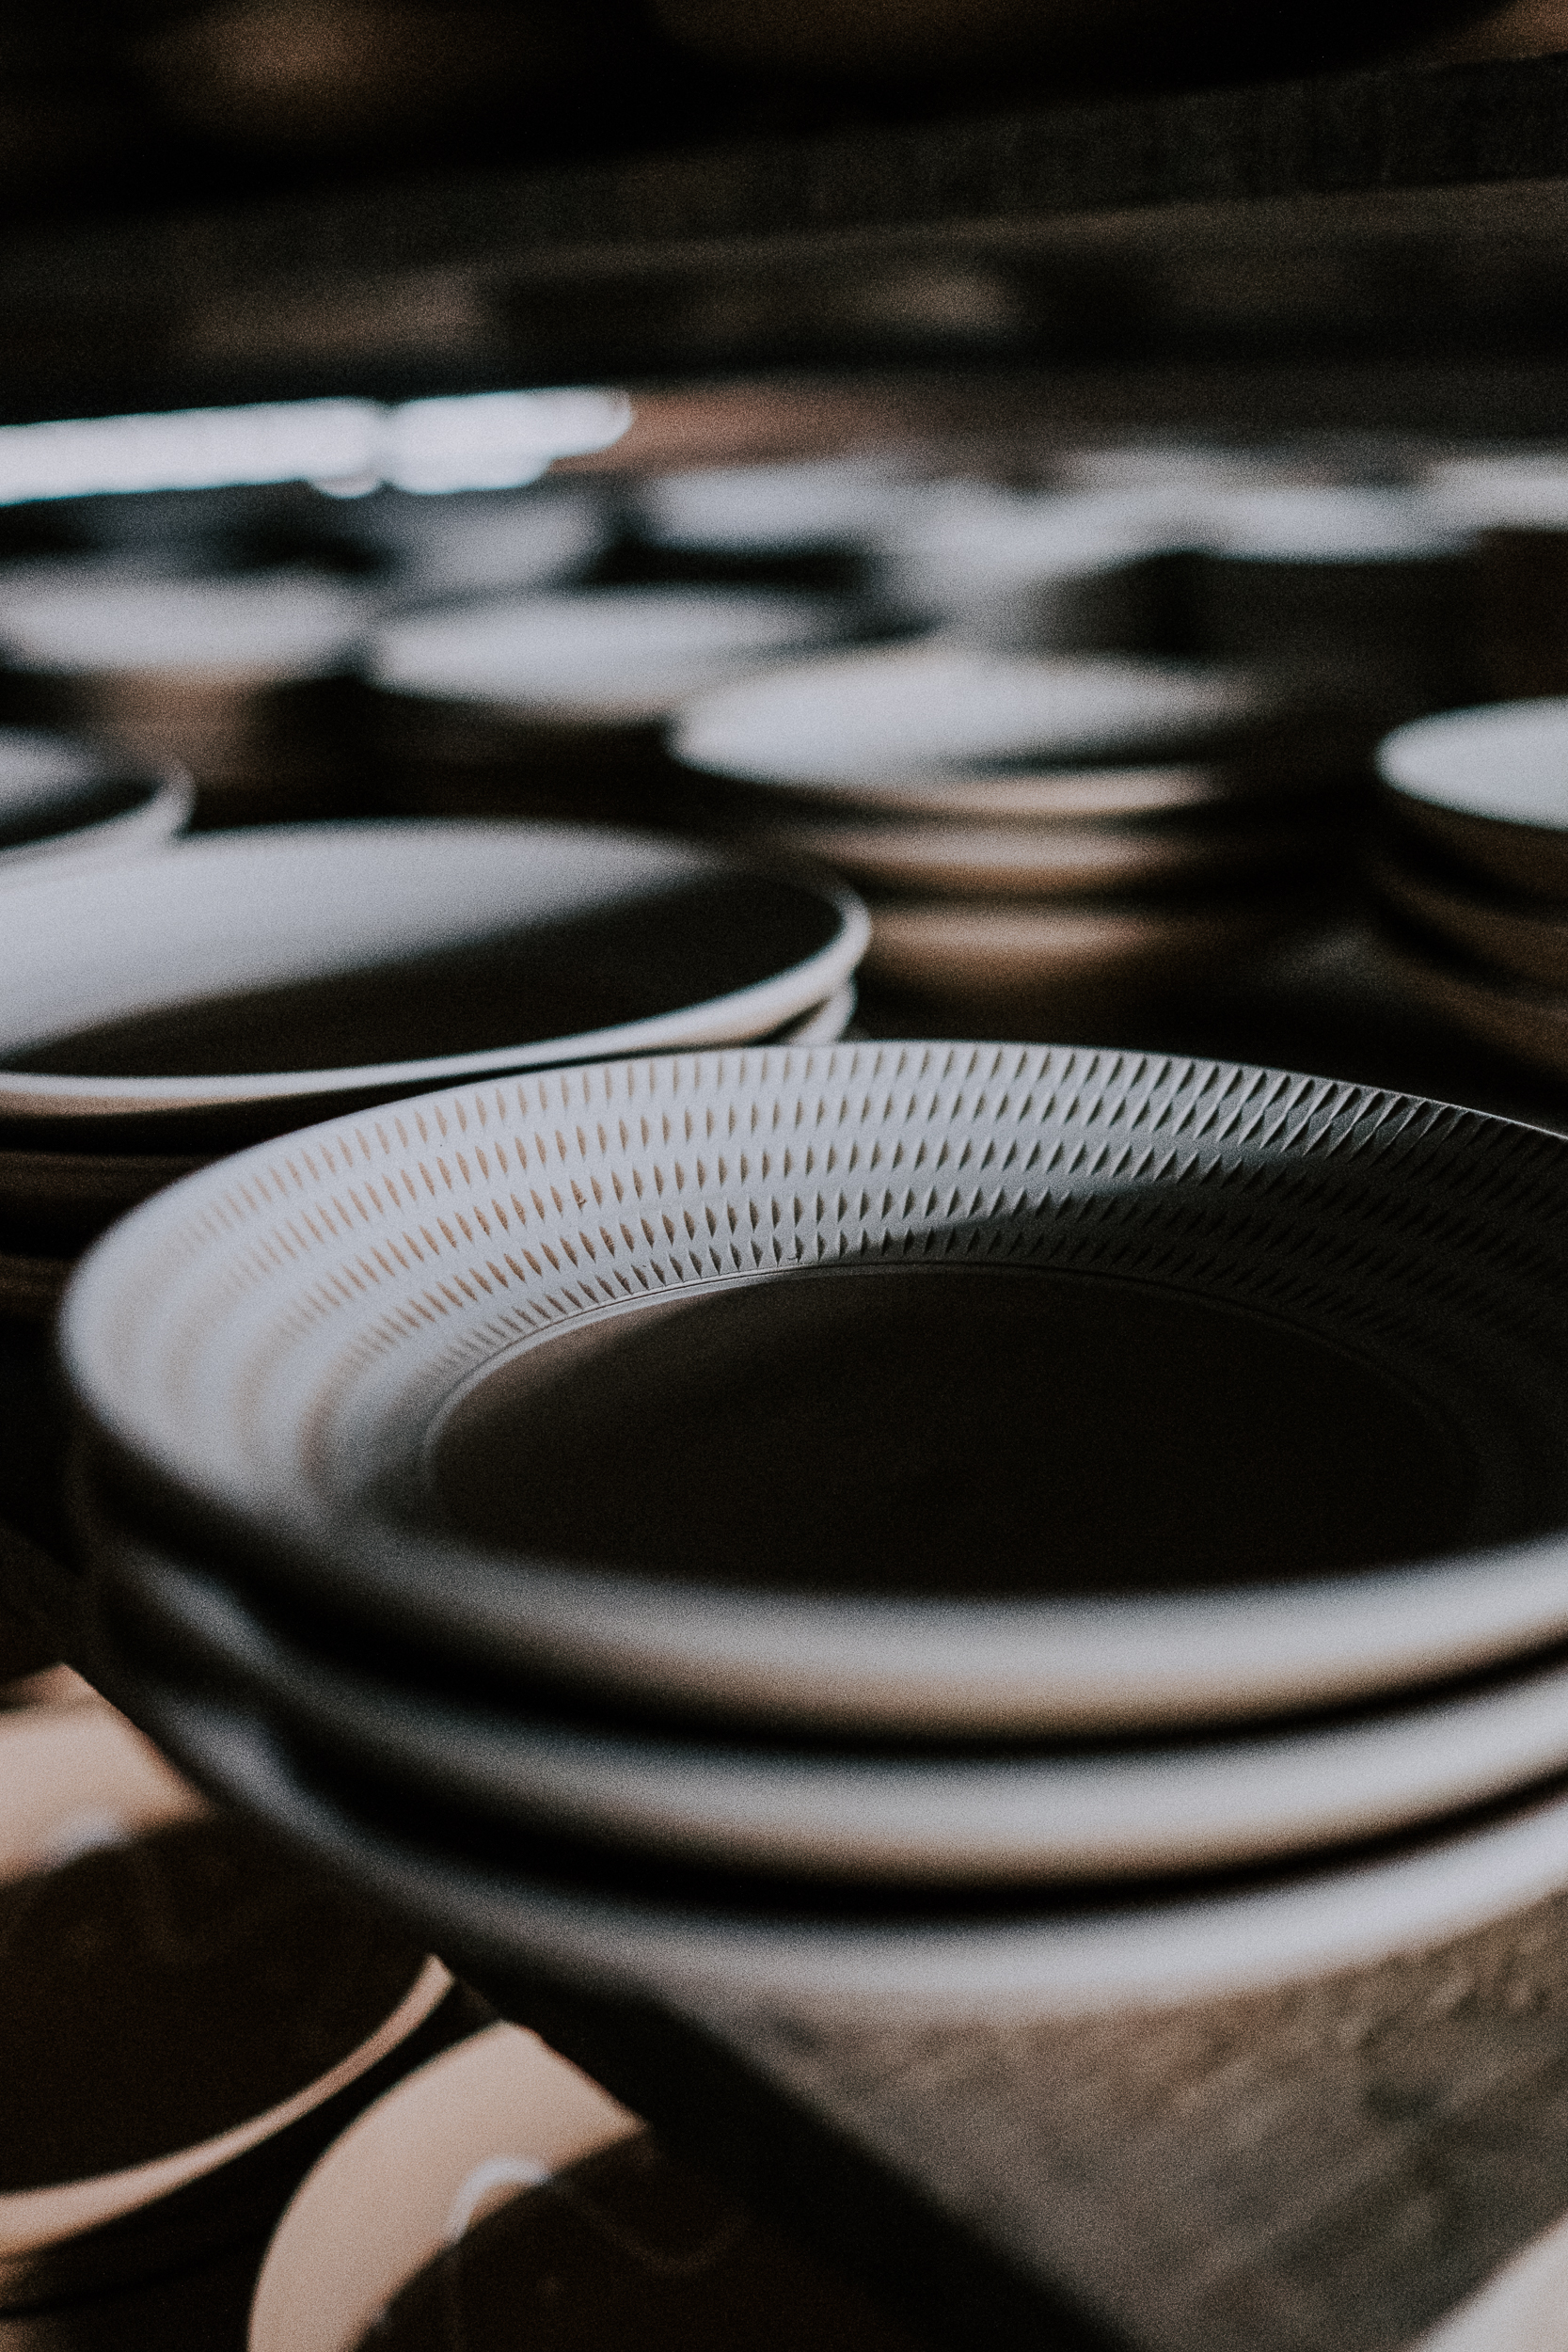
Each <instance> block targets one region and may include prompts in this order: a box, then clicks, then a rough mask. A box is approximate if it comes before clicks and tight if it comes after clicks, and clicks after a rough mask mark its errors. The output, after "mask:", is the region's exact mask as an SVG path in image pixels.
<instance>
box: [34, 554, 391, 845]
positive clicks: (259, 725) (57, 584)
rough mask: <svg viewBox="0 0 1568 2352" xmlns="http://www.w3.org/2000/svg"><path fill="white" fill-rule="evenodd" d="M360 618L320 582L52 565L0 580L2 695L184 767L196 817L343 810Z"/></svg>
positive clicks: (347, 586) (347, 596)
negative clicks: (349, 683) (348, 688)
mask: <svg viewBox="0 0 1568 2352" xmlns="http://www.w3.org/2000/svg"><path fill="white" fill-rule="evenodd" d="M367 620H368V607H367V603H366V597H365V594H364V592H363V591H362V590H361V589H359V588H357V587H356V586H355V585H354V583H352V582H351V581H348V580H341V579H334V578H333V577H332V576H331V575H329V574H325V573H315V572H308V571H300V572H272V573H259V574H254V575H250V576H234V577H218V578H214V579H200V578H190V577H182V576H163V575H159V574H150V573H148V572H147V571H146V570H145V569H144V568H141V567H135V568H132V567H127V566H124V565H113V564H110V565H105V564H99V563H91V562H88V563H86V564H83V565H82V566H81V567H79V568H73V567H71V566H62V565H60V564H52V565H50V566H49V567H48V570H47V572H46V573H38V574H36V575H31V576H28V577H24V578H13V580H11V581H9V582H0V698H3V699H4V701H5V703H6V705H7V707H8V708H9V709H10V710H11V711H12V712H13V713H15V714H17V715H20V716H24V717H29V718H43V719H47V720H50V721H65V722H68V723H71V725H74V726H81V727H86V728H90V729H92V730H94V731H95V732H97V733H98V734H100V735H102V736H103V737H104V738H106V739H109V740H111V741H113V742H114V743H116V744H117V745H119V747H120V749H121V750H122V751H126V752H129V753H133V754H135V755H137V756H138V757H141V758H144V759H152V760H156V761H172V762H174V763H175V764H176V765H178V766H180V767H182V768H184V769H186V770H188V771H189V772H190V773H191V775H192V776H194V778H195V779H196V784H197V790H198V810H199V814H200V816H201V818H202V819H203V820H204V821H212V822H222V821H241V820H243V821H251V820H254V819H256V818H261V817H276V816H279V815H282V814H286V813H288V814H293V813H305V814H317V813H333V812H341V809H342V808H343V807H344V806H345V804H346V803H348V802H350V801H352V799H353V797H354V792H355V789H356V778H355V775H354V769H353V761H352V757H351V755H350V751H349V748H348V746H347V744H346V742H345V740H344V737H343V720H344V703H343V694H344V688H343V684H342V681H343V679H344V677H345V675H346V673H347V671H348V669H349V667H350V665H351V662H352V660H353V656H354V654H355V650H356V646H357V645H358V644H359V642H360V640H361V638H362V637H363V635H364V633H365V629H366V626H367Z"/></svg>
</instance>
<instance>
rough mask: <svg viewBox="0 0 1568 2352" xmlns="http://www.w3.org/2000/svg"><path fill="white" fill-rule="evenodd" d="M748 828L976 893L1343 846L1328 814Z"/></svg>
mask: <svg viewBox="0 0 1568 2352" xmlns="http://www.w3.org/2000/svg"><path fill="white" fill-rule="evenodd" d="M743 838H744V839H745V840H746V841H747V842H748V843H749V844H751V845H753V846H754V847H756V848H757V849H759V850H767V851H769V852H771V853H772V854H774V855H778V856H786V857H791V858H800V859H807V860H810V861H812V862H813V863H816V864H818V865H823V866H833V867H835V868H836V869H837V870H838V871H839V872H841V873H844V874H847V875H848V876H849V877H850V879H851V880H852V881H854V882H861V883H864V884H866V885H868V886H872V887H877V886H879V887H881V888H882V889H886V890H933V891H939V892H942V893H944V894H947V895H955V894H956V895H958V896H963V895H967V894H971V893H972V894H974V896H976V897H980V898H986V897H990V898H1012V897H1018V898H1072V897H1081V896H1084V895H1085V894H1092V893H1098V892H1115V891H1140V890H1172V889H1179V888H1181V887H1183V886H1185V887H1191V886H1193V885H1195V884H1203V883H1208V884H1213V883H1217V882H1230V881H1233V880H1235V879H1236V878H1237V877H1238V876H1241V875H1266V874H1279V873H1282V872H1283V873H1288V874H1290V875H1291V876H1292V878H1295V879H1299V878H1300V877H1301V876H1302V875H1303V874H1305V873H1310V872H1312V871H1314V870H1316V869H1319V868H1321V867H1323V866H1324V865H1325V864H1326V863H1327V862H1328V860H1329V859H1330V858H1331V857H1332V856H1333V854H1334V851H1335V850H1336V849H1337V848H1338V846H1339V835H1338V833H1337V831H1336V829H1335V828H1333V827H1331V826H1328V825H1323V824H1321V823H1320V824H1316V825H1314V824H1309V823H1308V824H1303V823H1300V822H1297V823H1293V824H1292V823H1289V822H1287V823H1280V822H1279V821H1278V820H1277V819H1276V820H1274V821H1270V820H1269V819H1267V818H1253V820H1252V821H1251V822H1245V821H1243V822H1241V823H1230V824H1219V825H1216V824H1208V825H1201V826H1199V825H1191V824H1182V823H1181V822H1180V820H1177V821H1174V822H1166V823H1164V824H1161V825H1126V824H1123V825H1117V824H1108V825H1006V824H990V825H979V824H972V825H962V824H942V823H900V822H898V821H897V820H896V819H891V820H889V819H884V820H883V821H881V822H877V821H871V822H866V821H865V820H862V821H861V822H859V823H843V822H839V823H834V822H833V821H832V819H831V818H827V819H823V820H820V821H818V822H816V823H814V822H812V820H811V819H810V818H796V819H794V820H793V821H790V822H788V823H784V824H769V823H768V822H766V821H765V822H763V823H762V824H760V825H757V826H752V827H748V828H747V831H746V833H745V834H744V835H743Z"/></svg>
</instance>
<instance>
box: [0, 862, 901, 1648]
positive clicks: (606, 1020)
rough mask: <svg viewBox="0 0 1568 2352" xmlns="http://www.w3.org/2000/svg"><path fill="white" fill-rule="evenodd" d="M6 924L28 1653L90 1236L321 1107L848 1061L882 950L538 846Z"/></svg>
mask: <svg viewBox="0 0 1568 2352" xmlns="http://www.w3.org/2000/svg"><path fill="white" fill-rule="evenodd" d="M5 902H6V920H5V923H4V925H3V926H0V1004H3V1005H4V1007H5V1012H4V1015H3V1016H0V1216H3V1218H4V1223H3V1226H0V1231H3V1232H4V1234H5V1254H3V1255H0V1397H3V1398H4V1403H5V1410H4V1412H3V1413H0V1471H3V1473H4V1477H3V1486H4V1493H5V1505H4V1510H5V1518H6V1520H7V1521H8V1523H9V1524H8V1526H7V1527H6V1528H0V1559H3V1561H4V1565H5V1573H6V1575H7V1577H8V1589H9V1590H11V1592H12V1593H13V1597H15V1600H16V1605H18V1606H19V1607H20V1610H21V1615H20V1617H19V1619H18V1624H17V1628H16V1637H15V1638H16V1642H17V1643H18V1644H23V1645H28V1644H31V1645H32V1646H33V1647H36V1646H37V1643H38V1638H39V1637H38V1635H37V1634H36V1632H34V1631H32V1630H31V1629H30V1627H29V1624H28V1606H29V1603H28V1596H29V1594H35V1593H36V1591H37V1589H38V1588H39V1586H40V1583H41V1584H45V1585H46V1584H47V1581H48V1573H49V1559H50V1557H51V1556H52V1555H53V1554H54V1553H55V1551H56V1549H57V1531H56V1525H55V1519H56V1511H57V1493H58V1483H59V1467H58V1459H57V1456H58V1451H59V1448H58V1442H57V1434H56V1432H55V1428H54V1424H53V1422H52V1421H51V1418H50V1415H49V1412H48V1410H47V1406H48V1399H49V1394H50V1390H49V1385H48V1383H47V1380H46V1378H45V1376H44V1372H43V1368H42V1367H41V1365H40V1361H39V1357H40V1349H41V1346H42V1344H43V1326H44V1325H45V1323H46V1321H47V1319H48V1318H49V1316H50V1315H51V1314H52V1313H53V1311H54V1308H55V1303H56V1301H57V1299H58V1296H59V1294H60V1291H61V1288H62V1287H63V1284H64V1281H65V1279H66V1277H67V1275H68V1274H69V1272H70V1268H71V1262H72V1260H73V1259H74V1257H75V1256H76V1254H77V1252H78V1251H79V1250H80V1249H81V1248H83V1246H84V1244H85V1243H87V1241H89V1240H90V1239H91V1238H92V1236H93V1235H94V1234H96V1233H99V1232H102V1231H103V1228H104V1227H105V1226H106V1225H108V1224H109V1223H110V1222H111V1221H112V1220H113V1219H114V1218H115V1217H117V1216H120V1215H121V1214H122V1213H123V1212H124V1211H125V1210H126V1209H128V1208H130V1207H131V1206H133V1205H134V1204H135V1202H136V1201H138V1200H145V1199H146V1198H147V1197H148V1195H149V1194H150V1193H153V1192H155V1191H157V1190H158V1189H159V1187H161V1186H162V1185H165V1184H169V1183H170V1182H172V1181H173V1180H174V1179H176V1178H178V1177H180V1176H182V1175H183V1174H185V1173H187V1172H188V1171H189V1170H190V1169H192V1168H197V1167H198V1166H200V1165H201V1163H202V1161H203V1160H205V1159H208V1158H210V1157H211V1156H212V1154H213V1153H214V1152H219V1151H224V1150H229V1149H231V1148H232V1147H233V1146H234V1145H235V1144H237V1143H239V1142H242V1141H245V1140H248V1139H250V1138H251V1137H254V1136H271V1135H278V1134H281V1133H283V1132H285V1131H286V1130H288V1129H289V1128H292V1127H297V1126H299V1125H300V1124H301V1122H302V1121H303V1120H307V1119H309V1117H310V1116H311V1115H312V1114H313V1113H317V1114H319V1112H320V1111H322V1110H325V1109H326V1108H328V1107H334V1108H335V1107H346V1106H348V1105H350V1104H357V1105H366V1104H375V1103H381V1102H385V1101H387V1100H388V1098H390V1097H393V1096H396V1095H400V1094H406V1093H407V1092H408V1091H409V1090H410V1089H411V1088H416V1087H419V1086H420V1085H429V1084H431V1083H432V1082H434V1081H436V1080H438V1079H440V1078H443V1077H455V1076H457V1075H459V1074H462V1075H466V1076H467V1075H471V1076H476V1077H477V1076H479V1075H480V1074H481V1073H485V1072H496V1073H503V1072H507V1071H512V1070H518V1069H528V1068H538V1067H541V1066H547V1065H548V1064H550V1063H551V1062H559V1061H562V1060H572V1061H575V1060H578V1059H580V1058H581V1057H583V1056H584V1055H585V1054H589V1055H592V1054H595V1053H604V1054H611V1053H625V1052H626V1051H627V1050H631V1051H640V1050H642V1051H647V1050H653V1049H656V1048H659V1047H668V1046H672V1045H678V1044H687V1043H689V1044H706V1043H715V1042H721V1041H727V1040H730V1039H748V1038H757V1037H764V1036H769V1035H775V1034H778V1035H789V1034H799V1035H800V1036H801V1037H803V1038H832V1037H837V1036H838V1035H839V1034H840V1032H841V1031H842V1029H843V1027H844V1025H845V1023H846V1022H847V1018H848V1015H849V1011H850V1009H851V1006H852V1003H853V993H852V975H853V972H854V968H855V965H856V963H857V961H858V960H859V958H860V955H861V953H862V950H863V946H864V943H865V936H866V925H865V917H864V914H863V911H862V909H861V908H860V907H859V905H858V904H857V903H856V902H855V901H854V900H853V899H852V898H849V897H848V896H847V894H845V893H843V892H837V893H835V892H832V891H828V890H824V889H823V888H821V887H819V886H817V885H816V884H813V883H809V882H795V881H790V880H787V879H778V878H775V877H772V876H769V875H767V874H762V873H759V872H756V871H754V870H752V869H750V868H748V867H746V866H742V865H740V864H739V863H737V862H736V860H734V859H732V858H724V857H721V856H718V855H716V854H714V853H712V852H710V851H704V850H682V849H678V848H675V847H673V846H672V845H670V844H668V843H664V842H658V841H649V840H646V839H642V838H641V837H638V836H636V835H626V834H609V833H604V834H588V833H585V832H582V831H580V830H576V829H573V828H570V827H563V826H543V825H542V826H527V825H480V824H473V825H462V824H451V825H441V824H424V823H417V822H403V823H397V822H391V823H385V824H377V825H332V826H329V825H321V826H310V827H299V828H277V829H273V830H269V829H257V830H255V831H251V832H246V833H244V834H214V835H209V836H207V837H206V838H205V839H202V840H197V841H190V842H185V843H182V844H179V845H177V846H176V847H174V848H172V849H170V850H166V852H165V853H164V854H163V856H161V857H160V858H157V859H149V860H147V861H146V862H145V863H144V864H143V865H142V866H139V867H138V868H137V869H136V875H135V888H134V889H128V888H127V886H126V880H125V876H124V874H123V872H122V871H121V870H119V869H110V868H103V869H101V870H95V871H89V872H82V873H76V874H70V875H65V876H62V877H61V878H60V879H59V880H57V881H44V880H39V881H36V882H28V883H18V884H17V885H15V886H14V887H13V888H12V889H10V890H9V891H8V892H7V893H6V894H5ZM25 1321H30V1322H31V1324H32V1325H33V1329H32V1330H31V1331H27V1330H24V1329H23V1328H21V1327H20V1325H21V1323H23V1322H25ZM40 1548H41V1555H42V1556H41V1557H40ZM55 1654H57V1652H56V1653H55ZM29 1655H30V1653H29ZM34 1662H36V1661H34ZM15 1671H18V1672H21V1671H24V1667H23V1666H22V1665H18V1666H17V1667H16V1668H15Z"/></svg>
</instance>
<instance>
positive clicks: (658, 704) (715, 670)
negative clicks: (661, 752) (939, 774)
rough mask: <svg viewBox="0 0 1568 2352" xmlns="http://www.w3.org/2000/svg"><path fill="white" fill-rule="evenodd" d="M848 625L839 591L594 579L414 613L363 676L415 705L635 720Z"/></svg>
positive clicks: (550, 718)
mask: <svg viewBox="0 0 1568 2352" xmlns="http://www.w3.org/2000/svg"><path fill="white" fill-rule="evenodd" d="M839 628H840V617H839V612H838V608H837V606H836V605H835V604H834V603H832V601H831V600H830V599H828V598H825V597H820V596H791V595H786V594H784V593H783V592H782V591H779V590H774V589H762V588H703V589H693V588H674V587H650V588H583V589H578V590H575V591H571V592H568V593H564V594H562V595H558V596H535V597H516V598H511V599H507V600H505V601H499V602H497V603H494V604H481V605H472V604H467V605H463V606H461V607H454V608H449V609H447V610H444V611H436V612H424V613H410V614H409V615H407V616H406V617H405V618H403V619H400V620H396V621H392V622H389V623H388V625H387V626H386V627H385V628H382V629H381V631H380V632H379V633H378V634H377V636H376V637H375V638H374V640H373V641H372V644H371V647H370V649H369V653H368V656H367V661H366V675H367V676H368V678H369V679H370V681H371V683H372V686H374V687H376V688H378V689H379V690H380V691H381V692H382V693H383V694H385V695H388V696H394V697H396V698H397V699H398V701H399V702H400V703H402V704H404V705H409V704H423V705H432V706H437V707H447V706H451V707H455V709H456V710H457V711H458V712H459V713H461V712H463V711H465V710H467V711H469V712H474V713H479V712H488V713H494V714H496V715H497V716H498V718H499V719H500V720H501V721H503V722H504V721H506V720H510V721H511V722H512V723H514V724H518V723H529V722H534V723H546V724H555V725H558V726H559V725H566V726H574V727H578V728H594V727H606V726H626V725H636V724H641V723H648V722H650V721H656V720H659V719H662V718H663V717H665V716H666V714H667V713H668V712H669V711H671V710H672V709H673V708H674V707H675V706H676V705H677V704H678V703H679V702H681V701H682V700H683V699H684V698H685V697H687V696H689V695H690V694H694V693H698V692H701V691H703V690H704V689H705V688H707V687H710V686H713V685H715V684H717V683H719V682H721V681H722V680H724V679H727V678H731V677H735V676H736V675H742V676H743V675H747V674H748V673H749V672H750V671H752V670H754V669H755V668H756V667H757V666H758V665H759V664H761V663H766V662H768V661H769V660H778V658H779V657H780V656H781V655H783V654H788V653H795V652H798V651H799V650H800V648H802V647H808V646H812V645H819V644H822V643H823V641H824V640H825V639H829V638H832V637H833V636H835V635H837V634H838V632H839Z"/></svg>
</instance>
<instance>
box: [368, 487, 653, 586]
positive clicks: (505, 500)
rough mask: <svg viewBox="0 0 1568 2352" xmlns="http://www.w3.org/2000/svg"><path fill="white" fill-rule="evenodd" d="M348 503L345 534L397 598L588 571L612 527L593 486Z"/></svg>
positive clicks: (395, 495) (395, 494) (402, 494)
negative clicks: (377, 567)
mask: <svg viewBox="0 0 1568 2352" xmlns="http://www.w3.org/2000/svg"><path fill="white" fill-rule="evenodd" d="M340 503H341V513H340V515H339V516H336V517H335V518H334V520H335V523H336V527H337V532H338V534H339V535H341V537H342V538H343V539H346V540H348V541H349V542H350V543H352V544H353V545H354V546H356V547H357V548H360V549H362V550H363V552H364V553H365V554H366V555H367V556H369V557H371V558H372V559H373V560H374V561H375V562H377V564H379V565H380V566H381V571H380V576H379V577H378V579H377V582H376V586H377V589H378V591H379V593H380V595H381V596H382V597H383V599H384V600H388V601H390V602H391V603H393V604H394V605H429V604H431V603H433V602H435V601H436V599H437V598H444V597H457V596H471V597H479V596H508V595H510V596H518V595H522V594H525V593H528V592H536V591H537V590H539V589H541V588H547V587H553V586H555V585H556V584H557V583H558V582H561V581H563V580H573V579H575V578H576V577H577V576H578V574H579V573H580V572H583V571H585V570H586V569H587V568H588V566H589V564H591V563H592V562H593V561H594V557H595V556H597V555H599V554H601V553H602V552H603V550H604V548H605V547H606V546H607V544H608V542H609V540H610V531H611V515H610V508H609V505H608V503H607V501H605V500H604V499H603V498H602V497H601V496H599V495H598V494H597V493H596V492H594V491H593V490H591V489H588V488H578V489H571V490H566V489H562V488H561V487H560V486H558V485H552V486H551V487H550V488H549V489H547V490H525V491H521V492H518V491H510V492H507V491H503V492H499V493H496V494H493V495H492V494H486V493H483V492H477V491H465V492H463V493H462V494H460V495H453V496H451V497H449V498H438V497H421V496H419V495H417V494H415V493H413V492H411V491H406V490H390V489H388V490H378V491H376V492H375V493H374V495H373V496H372V497H369V498H362V499H345V500H342V501H341V502H340Z"/></svg>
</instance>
